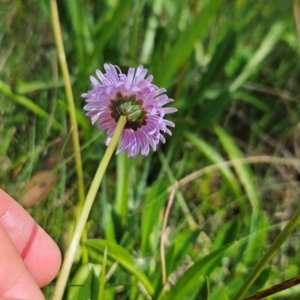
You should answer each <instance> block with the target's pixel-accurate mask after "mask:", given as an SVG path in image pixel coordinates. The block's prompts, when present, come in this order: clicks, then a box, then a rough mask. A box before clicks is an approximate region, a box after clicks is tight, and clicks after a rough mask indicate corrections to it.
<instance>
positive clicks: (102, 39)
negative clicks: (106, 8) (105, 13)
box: [87, 0, 133, 68]
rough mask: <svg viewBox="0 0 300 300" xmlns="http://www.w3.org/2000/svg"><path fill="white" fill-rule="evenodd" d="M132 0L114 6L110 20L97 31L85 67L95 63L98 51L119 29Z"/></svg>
mask: <svg viewBox="0 0 300 300" xmlns="http://www.w3.org/2000/svg"><path fill="white" fill-rule="evenodd" d="M132 2H133V1H132V0H126V1H119V3H118V5H117V7H116V8H115V10H114V12H113V15H112V16H111V18H110V20H109V21H108V22H107V23H106V24H104V26H103V28H101V29H100V31H99V32H98V33H97V39H96V40H97V41H96V43H95V49H94V52H93V54H92V56H91V58H90V60H89V63H88V66H87V68H89V67H90V66H91V65H92V64H95V65H97V63H96V62H97V57H98V56H99V53H101V51H102V49H103V48H104V46H105V45H106V43H107V42H108V40H109V39H110V38H111V36H112V35H113V34H114V33H115V32H117V31H118V30H120V28H121V26H120V25H121V23H122V22H124V21H126V18H127V17H128V12H129V10H130V9H131V8H132Z"/></svg>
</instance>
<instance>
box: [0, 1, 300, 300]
mask: <svg viewBox="0 0 300 300" xmlns="http://www.w3.org/2000/svg"><path fill="white" fill-rule="evenodd" d="M295 3H296V2H295ZM58 9H59V14H60V21H61V26H62V32H63V39H64V46H65V51H66V58H67V62H68V66H69V71H70V75H71V82H72V89H73V94H74V101H75V106H76V120H77V124H78V128H79V137H80V146H81V155H82V162H83V175H84V183H85V189H86V190H88V188H89V186H90V183H91V181H92V179H93V176H94V173H95V171H96V168H97V166H98V164H99V161H100V160H101V157H102V156H103V153H104V151H105V148H106V147H105V145H104V140H105V133H102V132H99V131H98V130H97V128H96V127H92V125H90V121H89V120H88V119H87V118H86V117H85V116H84V113H83V111H82V107H83V105H84V100H83V99H82V98H81V96H80V95H81V94H82V93H83V92H86V91H87V90H88V89H90V82H89V76H90V75H94V73H95V70H96V69H103V64H104V63H105V62H108V63H113V64H116V65H119V66H120V68H121V69H122V70H123V71H124V72H126V70H127V69H128V67H131V66H132V67H136V66H138V65H139V64H140V63H143V64H144V65H145V66H146V67H147V68H148V69H149V73H151V74H153V75H154V83H155V84H157V85H158V86H164V87H165V88H166V89H167V91H168V95H169V96H170V97H171V98H174V100H175V102H174V104H173V106H175V107H177V108H178V113H176V114H173V115H171V116H170V119H171V120H172V121H173V122H174V123H175V124H176V127H175V129H174V130H173V131H172V132H173V135H172V137H167V142H166V144H165V145H161V146H160V147H159V149H158V151H157V152H154V153H151V154H150V155H148V156H147V157H142V156H137V157H135V158H127V156H126V154H125V155H123V154H120V155H119V156H117V157H116V156H114V157H113V159H112V161H111V162H110V164H109V167H108V170H107V172H106V175H105V178H104V181H103V182H102V185H101V188H100V190H99V192H98V194H97V197H96V200H95V203H94V206H93V209H92V212H91V214H90V218H89V221H88V224H87V230H88V238H89V240H88V241H86V245H85V246H84V247H85V249H87V253H88V261H89V263H88V264H82V260H81V257H80V254H81V252H80V251H79V252H78V256H77V257H76V260H75V263H74V265H73V269H72V276H71V277H72V278H70V280H69V286H68V289H67V292H66V294H65V299H69V300H71V299H82V300H85V299H88V297H91V299H98V296H99V294H100V292H99V289H100V287H101V295H102V296H103V299H130V300H136V299H137V300H142V299H150V298H149V297H150V296H151V297H152V299H160V300H162V299H174V300H175V299H178V300H182V299H208V300H219V299H233V297H234V295H235V294H236V292H237V291H238V289H239V288H240V287H241V286H242V284H243V282H244V281H245V279H246V277H247V275H248V274H249V273H250V271H251V270H252V269H253V267H254V265H255V264H256V263H257V261H258V260H259V259H260V258H261V257H262V255H263V254H264V253H265V252H266V250H267V249H268V248H269V246H270V245H271V243H272V242H273V241H274V240H275V238H276V236H277V235H278V233H279V231H280V230H281V229H282V228H283V226H284V224H285V223H286V222H287V221H288V220H289V218H290V217H291V215H292V213H293V212H294V211H295V210H296V209H298V207H299V199H300V188H299V178H300V177H299V167H298V164H295V163H294V164H291V165H289V166H287V165H284V164H281V165H280V164H275V163H273V162H272V161H270V162H269V163H267V164H266V163H264V164H258V163H255V164H254V163H253V164H251V163H250V164H247V165H246V164H241V163H238V162H236V161H234V160H235V159H241V158H244V157H249V156H262V155H268V156H270V157H285V158H287V159H289V158H291V159H294V158H296V159H299V158H300V134H299V125H298V122H299V115H300V106H299V100H300V96H299V95H300V85H299V76H300V63H299V41H298V39H297V31H296V26H295V18H294V12H293V3H292V2H285V1H282V0H272V1H271V0H269V1H264V2H260V1H254V0H249V1H243V0H237V1H221V0H218V1H212V0H205V1H204V0H202V1H200V0H198V1H196V0H191V1H171V0H164V1H162V0H155V1H147V0H142V1H131V0H124V1H120V0H115V1H109V0H106V1H105V0H101V1H92V0H89V1H83V0H76V1H70V0H69V1H58ZM0 19H1V21H0V22H1V26H0V28H1V29H0V41H1V50H0V53H1V55H0V74H1V76H0V136H1V142H0V185H1V188H3V189H4V190H6V191H7V192H8V193H10V194H11V195H12V196H13V197H15V198H16V199H17V200H18V201H20V202H21V203H22V199H23V198H22V197H23V196H24V194H26V185H27V183H28V182H30V180H31V178H32V177H33V176H34V175H35V174H39V172H40V171H43V170H47V171H49V172H50V173H52V174H53V177H54V183H53V185H52V187H51V189H50V190H49V191H48V192H47V193H46V195H44V196H39V195H37V200H36V203H35V205H33V206H31V207H28V208H27V209H28V211H29V212H30V213H31V215H32V216H33V217H34V218H35V219H36V220H37V222H38V223H39V224H41V226H42V227H44V228H45V229H46V231H47V232H48V233H49V234H50V235H51V236H52V237H53V238H54V239H55V241H56V242H57V243H58V244H59V246H60V248H61V250H62V252H64V251H65V249H66V246H67V243H68V241H69V238H70V236H71V228H72V226H73V225H74V221H75V210H76V204H77V203H78V192H77V183H76V181H77V176H76V167H75V163H74V152H73V146H72V141H71V138H70V123H69V117H68V111H69V107H68V105H67V104H66V95H65V92H64V88H63V80H62V76H61V72H60V69H59V65H58V59H57V56H56V54H57V52H56V47H55V42H54V39H53V32H52V27H51V18H50V7H49V3H48V1H46V0H39V1H29V3H28V1H24V0H16V1H2V3H1V12H0ZM226 160H233V165H232V168H228V167H225V166H220V168H219V170H217V171H216V170H214V171H212V172H208V173H205V174H202V175H201V176H200V177H197V178H195V179H193V180H191V181H189V182H188V183H187V184H185V185H183V186H181V187H180V188H179V189H178V190H177V192H176V196H175V201H174V204H173V206H172V209H171V214H170V216H169V219H168V223H167V230H166V234H167V236H166V237H167V242H166V243H165V258H166V266H165V268H166V274H167V276H168V284H167V285H166V286H163V285H162V260H161V257H160V248H159V247H160V241H161V236H160V233H161V228H162V223H163V216H164V208H165V207H166V205H167V203H168V201H169V193H168V188H169V187H170V186H171V185H172V184H174V182H175V181H179V182H180V180H181V179H182V178H183V177H185V176H188V175H189V174H191V173H193V172H195V171H197V170H201V169H203V168H205V167H207V166H209V165H211V164H216V163H220V162H222V161H226ZM106 247H107V254H106V255H104V252H105V249H106ZM80 250H81V249H80ZM299 253H300V252H299V228H296V230H295V232H294V233H292V234H291V235H290V236H289V238H288V239H287V241H286V242H285V243H284V244H283V245H282V246H281V247H280V248H279V249H278V250H277V251H276V253H275V256H274V258H273V259H272V260H271V262H270V263H269V264H268V268H267V269H265V271H264V272H263V273H261V274H260V276H259V278H258V279H257V280H256V281H255V283H254V284H253V285H252V287H251V288H250V289H249V292H248V293H255V292H257V291H259V290H261V289H263V288H267V287H270V286H272V285H274V284H277V283H279V282H282V281H284V280H287V279H289V278H291V277H293V276H296V275H297V274H299V266H298V265H299V264H298V261H299V258H300V257H299ZM102 268H103V269H104V272H105V274H102V275H101V270H102ZM107 274H109V279H108V280H107V281H106V282H105V280H104V275H105V276H107ZM72 284H73V285H76V284H77V285H78V284H79V287H73V286H72ZM52 289H53V285H49V286H48V287H46V288H45V289H44V292H45V295H46V297H47V299H50V298H51V292H52ZM75 289H76V291H75ZM299 296H300V291H299V288H297V287H295V288H293V289H289V290H287V291H285V292H283V293H281V294H280V296H279V295H274V296H270V297H269V298H267V299H282V300H284V299H298V298H299Z"/></svg>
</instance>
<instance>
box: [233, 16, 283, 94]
mask: <svg viewBox="0 0 300 300" xmlns="http://www.w3.org/2000/svg"><path fill="white" fill-rule="evenodd" d="M284 28H285V26H284V24H283V23H282V22H281V21H278V22H276V23H275V24H274V25H273V26H272V28H271V29H270V31H269V33H268V34H267V36H266V37H265V38H264V40H263V41H262V43H261V45H260V47H259V49H258V50H257V51H256V52H255V53H254V55H253V56H252V58H251V59H250V60H249V62H248V63H247V64H246V66H245V67H244V69H243V70H242V72H241V73H240V75H239V76H238V77H237V78H236V79H235V80H234V81H233V82H232V84H231V85H230V87H229V91H230V92H235V91H236V90H237V89H238V88H239V87H241V85H242V84H243V83H244V82H245V81H246V80H247V79H248V77H249V76H250V75H252V74H253V73H254V72H255V71H257V69H258V67H259V66H260V65H261V62H262V61H263V60H264V59H265V58H266V57H267V55H268V54H269V53H270V52H271V50H273V49H274V45H275V43H276V42H277V41H278V40H279V38H280V37H281V36H282V33H283V31H284Z"/></svg>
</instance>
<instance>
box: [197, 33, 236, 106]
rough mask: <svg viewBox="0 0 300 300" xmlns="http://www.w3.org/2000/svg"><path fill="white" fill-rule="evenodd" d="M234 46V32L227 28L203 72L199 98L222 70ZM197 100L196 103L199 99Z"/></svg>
mask: <svg viewBox="0 0 300 300" xmlns="http://www.w3.org/2000/svg"><path fill="white" fill-rule="evenodd" d="M235 46H236V33H235V31H234V30H229V31H228V33H227V35H226V36H225V38H224V39H223V40H222V41H221V42H220V43H219V44H218V45H217V46H216V49H215V54H214V56H213V57H212V59H211V61H210V63H209V65H208V67H207V71H206V72H205V73H204V74H203V76H202V78H201V81H200V87H199V92H198V97H199V98H200V99H199V100H203V99H204V98H203V97H200V96H201V95H202V93H203V92H204V90H205V89H206V88H207V87H208V86H209V85H210V84H211V82H212V81H213V80H214V79H215V78H216V77H217V76H218V75H220V73H221V72H222V71H223V69H224V67H225V65H226V64H227V62H228V61H229V59H230V58H231V57H232V55H233V53H234V50H235ZM199 100H198V101H197V102H198V104H199V103H200V101H199Z"/></svg>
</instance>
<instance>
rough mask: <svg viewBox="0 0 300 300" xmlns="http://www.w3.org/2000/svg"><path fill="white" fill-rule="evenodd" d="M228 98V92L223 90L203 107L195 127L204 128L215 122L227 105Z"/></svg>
mask: <svg viewBox="0 0 300 300" xmlns="http://www.w3.org/2000/svg"><path fill="white" fill-rule="evenodd" d="M230 96H231V95H230V94H229V92H228V90H226V89H225V90H223V91H222V92H221V93H220V94H219V95H218V96H217V97H216V98H214V99H213V100H210V102H208V103H207V104H206V105H204V108H203V109H201V113H200V114H199V115H198V118H197V127H198V128H201V127H205V126H207V125H210V124H211V122H213V121H215V120H216V119H217V118H218V117H219V116H220V115H221V113H222V112H223V111H224V109H225V108H226V106H227V105H228V103H229V101H230Z"/></svg>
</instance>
